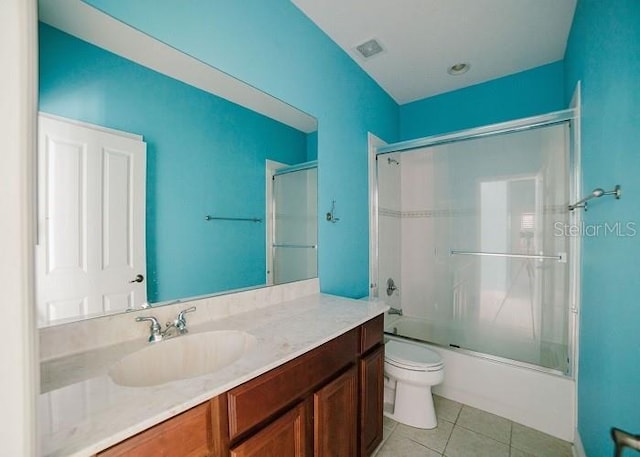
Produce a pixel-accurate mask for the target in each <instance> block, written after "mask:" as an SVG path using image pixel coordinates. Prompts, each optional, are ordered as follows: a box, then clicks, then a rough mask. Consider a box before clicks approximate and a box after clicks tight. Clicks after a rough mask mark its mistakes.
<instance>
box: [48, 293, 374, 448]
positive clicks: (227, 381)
mask: <svg viewBox="0 0 640 457" xmlns="http://www.w3.org/2000/svg"><path fill="white" fill-rule="evenodd" d="M386 309H387V307H386V305H385V304H384V303H382V302H375V301H363V300H351V299H347V298H341V297H336V296H332V295H325V294H317V295H311V296H307V297H303V298H298V299H295V300H292V301H288V302H284V303H281V304H278V305H273V306H270V307H267V308H262V309H258V310H254V311H250V312H246V313H242V314H236V315H233V316H230V317H227V318H224V319H220V320H215V321H210V322H207V323H203V324H201V325H198V326H193V327H190V334H193V333H197V332H206V331H212V330H241V331H245V332H248V333H250V334H252V335H254V336H255V337H256V338H257V340H258V344H257V345H256V347H255V349H252V350H251V351H250V352H248V353H247V354H246V355H245V356H244V357H242V358H241V359H239V360H238V361H236V362H234V363H233V364H231V365H228V366H226V367H224V368H222V369H220V370H218V371H216V372H213V373H210V374H206V375H203V376H199V377H195V378H191V379H184V380H179V381H173V382H169V383H166V384H162V385H158V386H153V387H123V386H120V385H117V384H115V383H114V382H113V381H112V380H111V378H110V377H109V375H108V371H109V368H110V367H111V366H112V365H113V364H114V363H115V362H117V361H118V360H120V359H121V358H122V357H124V356H125V355H127V354H129V353H132V352H134V351H136V350H138V349H141V348H143V347H145V346H146V345H148V344H149V343H147V342H146V341H145V340H135V341H129V342H126V343H120V344H117V345H113V346H108V347H105V348H100V349H96V350H92V351H89V352H86V353H81V354H76V355H72V356H68V357H63V358H60V359H55V360H51V361H47V362H43V363H42V364H41V378H42V381H41V391H42V392H43V393H42V394H41V395H40V396H39V402H38V408H39V411H38V420H39V423H38V431H39V445H40V455H42V456H46V457H58V456H60V457H62V456H74V457H83V456H91V455H93V454H95V453H97V452H99V451H101V450H104V449H106V448H108V447H109V446H112V445H114V444H116V443H118V442H120V441H122V440H124V439H126V438H128V437H130V436H132V435H135V434H136V433H139V432H141V431H143V430H145V429H147V428H149V427H151V426H153V425H155V424H158V423H159V422H162V421H164V420H166V419H168V418H170V417H172V416H175V415H176V414H179V413H181V412H183V411H185V410H187V409H189V408H191V407H193V406H196V405H198V404H200V403H203V402H205V401H207V400H208V399H210V398H213V397H215V396H216V395H218V394H221V393H223V392H225V391H227V390H229V389H231V388H233V387H235V386H238V385H240V384H242V383H243V382H246V381H248V380H250V379H252V378H255V377H256V376H259V375H260V374H262V373H265V372H267V371H269V370H271V369H273V368H275V367H277V366H279V365H282V364H283V363H285V362H288V361H289V360H292V359H294V358H296V357H298V356H299V355H301V354H304V353H305V352H308V351H309V350H311V349H314V348H316V347H318V346H320V345H322V344H324V343H326V342H327V341H329V340H331V339H333V338H335V337H337V336H339V335H341V334H343V333H345V332H347V331H348V330H351V329H353V328H355V327H357V326H358V325H360V324H362V323H364V322H366V321H368V320H369V319H371V318H373V317H375V316H377V315H379V314H382V313H383V312H384V311H386ZM156 344H162V342H160V343H156Z"/></svg>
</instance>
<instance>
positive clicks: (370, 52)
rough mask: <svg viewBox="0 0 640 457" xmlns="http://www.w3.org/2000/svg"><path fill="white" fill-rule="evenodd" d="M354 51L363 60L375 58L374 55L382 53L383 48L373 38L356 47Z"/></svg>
mask: <svg viewBox="0 0 640 457" xmlns="http://www.w3.org/2000/svg"><path fill="white" fill-rule="evenodd" d="M356 49H357V50H358V52H359V53H360V55H361V56H362V57H364V58H365V59H368V58H369V57H372V56H375V55H376V54H380V53H381V52H382V51H384V48H383V47H382V46H381V45H380V43H379V42H378V41H377V40H376V39H375V38H372V39H371V40H369V41H366V42H364V43H362V44H360V45H358V46H356Z"/></svg>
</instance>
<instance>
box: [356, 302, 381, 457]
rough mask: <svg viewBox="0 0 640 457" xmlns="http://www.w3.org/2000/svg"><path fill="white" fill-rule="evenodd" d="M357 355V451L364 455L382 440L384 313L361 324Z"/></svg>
mask: <svg viewBox="0 0 640 457" xmlns="http://www.w3.org/2000/svg"><path fill="white" fill-rule="evenodd" d="M360 329H361V338H360V344H361V346H360V353H359V357H358V379H359V389H358V391H359V401H358V404H359V411H358V417H359V423H358V437H359V440H360V442H359V446H358V449H359V453H358V455H359V456H360V457H368V456H370V455H371V454H372V453H373V451H375V449H376V448H377V447H378V445H379V444H380V443H381V442H382V432H383V408H384V317H383V316H382V315H380V316H378V317H376V318H374V319H371V320H370V321H368V322H366V323H364V324H363V325H362V326H361V327H360Z"/></svg>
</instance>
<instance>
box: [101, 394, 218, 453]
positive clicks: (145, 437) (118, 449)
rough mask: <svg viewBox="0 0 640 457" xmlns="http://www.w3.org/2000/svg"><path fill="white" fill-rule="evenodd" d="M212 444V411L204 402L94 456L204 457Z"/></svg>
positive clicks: (209, 451)
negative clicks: (176, 456)
mask: <svg viewBox="0 0 640 457" xmlns="http://www.w3.org/2000/svg"><path fill="white" fill-rule="evenodd" d="M211 441H212V437H211V409H210V405H209V402H207V403H203V404H202V405H199V406H196V407H195V408H191V409H190V410H189V411H186V412H184V413H182V414H179V415H177V416H175V417H172V418H171V419H168V420H166V421H164V422H162V423H160V424H158V425H156V426H155V427H152V428H150V429H149V430H145V431H144V432H141V433H138V434H137V435H135V436H132V437H131V438H129V439H127V440H125V441H123V442H121V443H118V444H116V445H115V446H112V447H110V448H109V449H106V450H104V451H102V452H100V453H99V454H98V456H97V457H120V456H127V457H148V456H154V457H155V456H158V457H162V456H173V455H179V456H184V457H205V456H208V455H210V453H211Z"/></svg>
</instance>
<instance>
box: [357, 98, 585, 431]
mask: <svg viewBox="0 0 640 457" xmlns="http://www.w3.org/2000/svg"><path fill="white" fill-rule="evenodd" d="M577 122H578V121H577V116H576V110H573V109H572V110H566V111H561V112H556V113H551V114H547V115H543V116H538V117H535V118H528V119H522V120H517V121H512V122H507V123H502V124H496V125H492V126H487V127H482V128H476V129H472V130H468V131H463V132H456V133H453V134H447V135H441V136H436V137H428V138H423V139H420V140H413V141H405V142H402V143H397V144H393V145H377V146H371V166H370V172H371V173H374V174H375V176H374V177H373V178H374V179H372V183H373V184H372V186H371V212H372V215H373V217H372V218H371V235H372V240H374V242H373V243H372V249H371V251H372V252H371V260H372V261H371V283H372V294H373V295H374V296H378V297H379V298H382V299H384V300H385V301H386V302H387V304H388V305H390V306H391V307H392V313H389V314H388V315H387V316H386V320H385V332H386V334H387V338H388V340H389V341H388V343H387V346H386V360H385V369H386V376H387V379H386V385H385V410H386V414H388V415H389V416H391V417H395V418H397V419H398V420H400V421H401V422H404V423H408V424H409V425H414V426H418V427H422V428H431V427H433V426H435V425H436V423H435V421H436V419H435V415H433V412H432V410H430V409H431V408H432V401H431V392H430V388H431V387H433V389H434V391H435V392H436V393H439V394H440V395H442V396H444V397H447V398H450V399H453V400H457V401H460V402H463V403H465V404H469V405H471V406H475V407H478V408H481V409H484V410H487V411H490V412H493V413H495V414H499V415H501V416H503V417H507V418H509V419H512V420H514V421H517V422H520V423H523V424H525V425H528V426H531V427H533V428H536V429H538V430H541V431H543V432H546V433H549V434H552V435H555V436H557V437H559V438H562V439H565V440H568V441H573V434H574V429H575V381H574V379H575V367H576V360H575V354H577V351H576V348H575V343H576V333H577V303H578V302H579V300H578V298H579V297H578V296H577V294H578V283H579V270H578V268H577V265H578V256H579V239H578V238H577V237H574V236H571V235H572V234H573V233H574V231H573V230H572V228H573V227H574V226H578V225H579V224H580V213H581V210H580V209H578V210H571V209H570V208H569V205H570V204H571V203H573V202H575V201H576V198H577V197H578V196H579V194H580V192H579V191H580V189H579V182H580V177H579V174H578V173H579V163H578V162H579V151H578V147H577V141H576V135H577V128H578V125H577ZM425 386H426V391H427V392H428V393H427V394H425V393H424V392H425V388H424V387H425ZM420 392H422V394H420ZM420 395H422V396H423V397H424V398H423V399H420ZM415 405H420V406H419V407H416V406H415ZM424 405H426V406H424ZM425 411H426V412H425Z"/></svg>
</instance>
